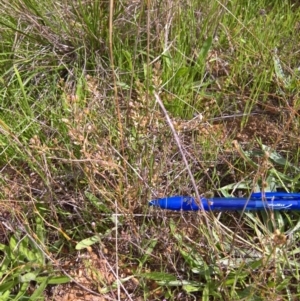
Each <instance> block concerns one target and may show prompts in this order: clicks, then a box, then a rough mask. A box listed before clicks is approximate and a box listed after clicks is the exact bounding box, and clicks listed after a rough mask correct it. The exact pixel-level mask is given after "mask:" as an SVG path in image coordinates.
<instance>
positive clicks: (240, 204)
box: [202, 198, 300, 211]
mask: <svg viewBox="0 0 300 301" xmlns="http://www.w3.org/2000/svg"><path fill="white" fill-rule="evenodd" d="M202 204H203V208H204V209H205V210H218V211H226V210H264V209H271V210H300V203H299V201H298V200H287V199H275V200H270V199H268V200H262V199H247V198H245V199H236V198H218V199H217V198H216V199H211V200H207V199H202Z"/></svg>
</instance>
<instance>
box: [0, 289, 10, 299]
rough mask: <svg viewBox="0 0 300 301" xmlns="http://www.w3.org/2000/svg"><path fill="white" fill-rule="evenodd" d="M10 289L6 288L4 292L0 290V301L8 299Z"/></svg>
mask: <svg viewBox="0 0 300 301" xmlns="http://www.w3.org/2000/svg"><path fill="white" fill-rule="evenodd" d="M9 295H10V291H9V290H7V291H5V292H0V301H8V300H9Z"/></svg>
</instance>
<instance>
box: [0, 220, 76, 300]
mask: <svg viewBox="0 0 300 301" xmlns="http://www.w3.org/2000/svg"><path fill="white" fill-rule="evenodd" d="M34 228H35V231H33V229H31V228H30V226H29V225H28V224H26V223H24V224H23V226H21V225H20V228H19V229H18V230H16V231H15V233H14V234H13V235H12V236H11V237H10V239H9V242H8V244H0V254H1V255H0V257H1V266H0V300H1V301H6V300H7V301H8V300H44V295H43V293H44V290H45V288H46V286H47V285H49V284H62V283H67V282H69V281H70V279H69V277H67V276H65V275H63V274H62V273H61V272H60V271H59V270H56V268H55V267H54V264H53V262H51V261H50V260H49V258H50V257H49V255H48V250H47V248H46V246H45V239H46V237H45V228H44V223H43V220H42V218H40V217H39V216H37V217H36V219H35V226H34Z"/></svg>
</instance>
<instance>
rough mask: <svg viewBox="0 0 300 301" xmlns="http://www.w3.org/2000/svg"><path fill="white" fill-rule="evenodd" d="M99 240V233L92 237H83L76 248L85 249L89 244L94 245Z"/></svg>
mask: <svg viewBox="0 0 300 301" xmlns="http://www.w3.org/2000/svg"><path fill="white" fill-rule="evenodd" d="M98 242H99V237H98V235H95V236H92V237H89V238H86V239H83V240H82V241H80V242H79V243H78V244H77V245H76V247H75V249H76V250H82V249H85V248H87V247H89V246H92V245H94V244H95V243H98Z"/></svg>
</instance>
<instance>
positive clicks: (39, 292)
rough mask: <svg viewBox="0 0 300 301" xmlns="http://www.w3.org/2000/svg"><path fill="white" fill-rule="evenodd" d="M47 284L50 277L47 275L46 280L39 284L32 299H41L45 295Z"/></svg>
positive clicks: (32, 300)
mask: <svg viewBox="0 0 300 301" xmlns="http://www.w3.org/2000/svg"><path fill="white" fill-rule="evenodd" d="M47 284H48V278H47V277H45V279H44V281H43V282H42V283H40V284H39V286H38V288H37V289H36V290H35V291H34V293H33V294H32V295H31V296H30V301H35V300H41V297H42V296H43V293H44V290H45V288H46V286H47Z"/></svg>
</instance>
